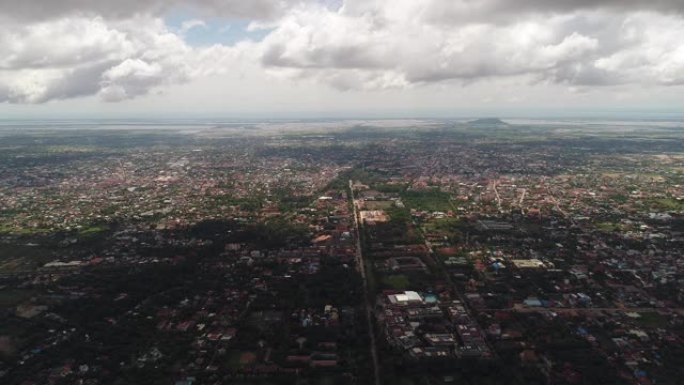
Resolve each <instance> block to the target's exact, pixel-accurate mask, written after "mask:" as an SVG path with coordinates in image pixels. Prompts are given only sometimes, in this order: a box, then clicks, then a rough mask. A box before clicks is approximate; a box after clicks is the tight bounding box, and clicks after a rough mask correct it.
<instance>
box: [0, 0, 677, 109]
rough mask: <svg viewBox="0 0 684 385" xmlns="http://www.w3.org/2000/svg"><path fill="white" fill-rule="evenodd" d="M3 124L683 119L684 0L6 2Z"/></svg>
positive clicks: (1, 55)
mask: <svg viewBox="0 0 684 385" xmlns="http://www.w3.org/2000/svg"><path fill="white" fill-rule="evenodd" d="M0 7H1V8H0V9H2V11H0V115H2V116H3V117H5V118H49V117H121V116H171V117H184V116H194V117H197V116H237V117H242V116H245V117H312V116H315V117H324V116H331V117H352V116H369V117H407V116H456V115H460V116H477V115H490V116H493V115H503V116H530V115H534V116H543V115H546V116H552V115H555V114H559V115H564V116H573V115H576V116H587V115H592V114H594V115H602V116H610V115H611V114H615V115H632V116H635V115H638V116H654V117H657V116H658V115H659V114H669V115H670V116H671V115H678V116H681V114H682V113H684V106H682V103H681V99H682V95H683V92H682V91H683V90H684V87H683V85H684V41H683V40H682V39H681V37H682V36H684V2H682V1H681V0H653V1H649V2H643V1H639V0H596V1H593V0H563V1H550V0H521V1H509V0H421V1H416V0H318V1H315V0H302V1H299V0H277V1H270V0H250V1H244V0H205V1H199V0H196V1H180V0H151V1H145V2H140V1H135V0H123V1H116V2H112V1H105V0H92V1H87V0H52V1H49V2H46V1H44V0H23V1H21V2H16V1H9V0H0Z"/></svg>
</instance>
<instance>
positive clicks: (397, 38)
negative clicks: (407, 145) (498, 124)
mask: <svg viewBox="0 0 684 385" xmlns="http://www.w3.org/2000/svg"><path fill="white" fill-rule="evenodd" d="M526 3H532V2H531V1H528V2H526ZM580 3H582V2H581V1H577V2H575V4H576V5H578V6H579V5H582V4H580ZM604 3H606V4H608V5H611V6H617V5H618V4H617V3H614V2H610V1H606V2H604ZM661 3H663V4H664V3H665V2H661ZM494 5H499V6H500V5H501V4H500V2H497V1H494V0H484V1H480V2H477V1H473V2H470V1H453V2H447V1H436V0H431V1H425V2H416V1H412V0H391V1H390V0H370V1H365V0H364V1H361V0H348V1H347V2H346V3H345V5H344V7H342V8H341V9H340V10H339V11H333V10H330V9H326V8H324V7H320V6H308V7H301V8H298V9H296V10H294V11H292V12H290V13H289V14H287V15H286V16H285V17H283V18H282V19H281V20H280V21H279V22H278V23H277V25H276V28H275V29H274V30H273V32H272V33H270V34H269V35H268V36H267V37H266V38H265V39H264V41H263V44H262V49H263V56H262V62H263V64H264V65H265V66H266V67H268V68H270V69H271V71H272V72H278V71H281V70H282V71H283V74H285V75H289V76H292V77H294V78H298V79H300V78H311V79H314V80H316V81H323V82H326V83H328V84H330V85H332V86H333V87H336V88H339V89H345V90H346V89H369V88H387V87H408V86H412V85H420V84H427V83H434V82H459V83H461V84H467V83H471V82H473V81H477V80H480V79H488V78H501V77H507V76H520V75H530V76H532V79H534V81H536V82H540V81H542V82H558V83H563V84H569V85H571V86H572V85H579V86H598V85H610V84H620V83H646V84H679V83H682V82H684V74H683V72H684V70H683V69H682V60H683V59H682V52H683V51H684V42H682V41H681V36H684V20H683V19H682V18H681V17H680V16H677V15H665V14H662V13H656V12H632V11H630V12H608V11H603V10H584V11H575V12H571V13H567V14H560V13H551V14H549V13H541V12H536V13H535V12H532V13H528V14H524V15H520V14H518V15H517V16H516V17H514V18H511V19H510V20H507V21H506V22H503V23H501V22H498V21H497V22H493V21H492V22H488V21H485V20H479V19H475V21H471V22H469V21H465V18H464V17H463V15H455V16H453V20H448V15H449V14H450V12H454V9H456V10H458V11H460V12H462V13H466V14H467V12H468V11H471V12H474V11H482V10H486V9H489V7H491V6H494ZM437 11H439V12H437ZM438 14H439V16H440V17H439V18H437V17H436V16H437V15H438ZM495 19H496V18H495ZM496 20H498V19H496ZM616 27H617V28H618V30H616ZM620 29H621V30H620ZM678 37H679V38H678ZM637 74H640V76H637Z"/></svg>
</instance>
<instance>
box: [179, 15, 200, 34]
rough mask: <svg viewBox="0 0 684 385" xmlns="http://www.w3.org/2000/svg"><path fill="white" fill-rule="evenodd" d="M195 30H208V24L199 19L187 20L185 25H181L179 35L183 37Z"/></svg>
mask: <svg viewBox="0 0 684 385" xmlns="http://www.w3.org/2000/svg"><path fill="white" fill-rule="evenodd" d="M195 28H204V29H206V28H207V23H205V22H204V21H202V20H199V19H192V20H186V21H184V22H183V23H181V27H180V29H179V30H178V33H180V34H181V35H184V34H186V33H188V31H190V30H192V29H195Z"/></svg>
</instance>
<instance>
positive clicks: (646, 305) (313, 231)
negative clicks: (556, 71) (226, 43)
mask: <svg viewBox="0 0 684 385" xmlns="http://www.w3.org/2000/svg"><path fill="white" fill-rule="evenodd" d="M374 124H375V126H374ZM404 125H405V126H404ZM302 127H303V128H302V129H301V130H291V131H287V132H284V131H282V130H280V129H279V128H278V124H264V125H261V126H260V127H259V128H254V129H251V130H247V131H240V132H239V134H236V132H235V131H234V130H232V129H224V128H220V127H218V128H214V127H212V128H205V129H197V130H194V131H192V132H188V131H187V130H181V129H174V128H173V127H167V128H166V129H164V130H152V129H145V128H138V127H136V128H130V129H125V130H107V131H98V130H88V129H85V128H84V129H80V128H79V129H71V130H69V129H65V130H46V129H29V130H21V131H16V130H14V131H13V130H5V131H3V132H2V133H1V135H2V138H1V139H2V140H1V143H2V149H1V150H0V154H1V156H2V161H1V162H0V219H1V221H0V224H1V225H0V250H1V255H2V260H1V261H0V288H2V291H0V295H1V296H0V304H1V305H2V314H3V316H2V318H0V357H2V361H0V362H1V363H0V378H1V379H2V382H3V383H8V384H14V383H16V384H25V385H28V384H48V383H49V384H75V383H80V384H109V383H113V384H124V383H150V384H152V383H155V384H156V383H160V384H161V383H165V384H173V383H175V384H179V385H180V384H205V383H207V384H219V383H244V384H266V383H302V384H304V383H311V384H314V383H315V384H318V383H321V384H328V383H330V384H338V383H339V384H347V383H356V384H380V383H396V384H428V383H429V384H443V383H444V384H447V383H466V384H483V383H491V384H499V383H501V384H504V383H505V384H535V383H538V384H548V383H554V384H582V383H591V384H599V383H601V384H604V383H605V384H649V383H654V384H655V383H658V384H663V383H664V384H668V383H673V384H674V383H676V381H677V378H679V377H681V374H682V372H681V358H682V353H684V352H683V351H682V348H681V346H682V344H681V342H682V337H683V336H682V330H683V326H684V322H683V318H682V316H684V312H683V311H684V307H683V306H682V304H683V301H684V292H683V290H682V285H681V279H682V268H684V265H682V263H681V261H680V260H681V256H682V250H684V248H683V247H682V246H683V244H684V218H683V216H682V214H684V152H682V148H684V147H683V146H682V143H684V137H683V136H682V132H681V131H678V130H672V129H670V128H668V127H648V128H644V127H640V126H639V124H638V123H635V124H634V125H632V126H629V125H625V126H624V127H623V129H622V130H621V131H619V132H614V131H613V130H611V127H609V126H601V125H600V124H599V125H591V126H590V125H586V126H582V127H574V128H573V129H572V131H570V130H567V129H565V128H564V127H562V126H557V125H550V124H547V123H539V124H536V125H534V124H513V123H506V122H504V121H500V120H496V119H480V120H474V121H448V120H442V121H421V122H406V121H399V122H394V124H393V125H392V124H388V123H387V122H374V121H366V122H362V123H357V124H355V125H352V126H349V125H347V124H343V123H340V125H339V127H338V128H336V129H331V128H330V127H328V126H327V125H326V126H325V127H323V128H319V127H317V126H316V124H315V123H307V124H303V125H302Z"/></svg>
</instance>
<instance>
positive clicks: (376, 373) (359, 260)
mask: <svg viewBox="0 0 684 385" xmlns="http://www.w3.org/2000/svg"><path fill="white" fill-rule="evenodd" d="M352 184H353V183H352V181H351V179H350V180H349V194H350V195H349V196H350V197H351V203H352V207H353V210H354V228H355V229H356V266H358V269H359V273H360V274H361V278H362V279H363V298H364V301H365V307H366V320H367V322H368V335H369V336H370V349H371V358H372V359H373V377H374V379H375V385H380V365H379V364H378V349H377V348H376V346H375V328H374V327H373V318H372V317H371V316H372V313H373V306H372V305H371V301H370V296H369V295H368V294H369V293H368V278H367V277H366V265H365V264H364V261H363V250H362V248H361V231H360V230H359V227H360V222H361V219H360V218H359V213H358V211H357V209H356V198H354V187H353V185H352ZM373 294H375V293H373Z"/></svg>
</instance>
